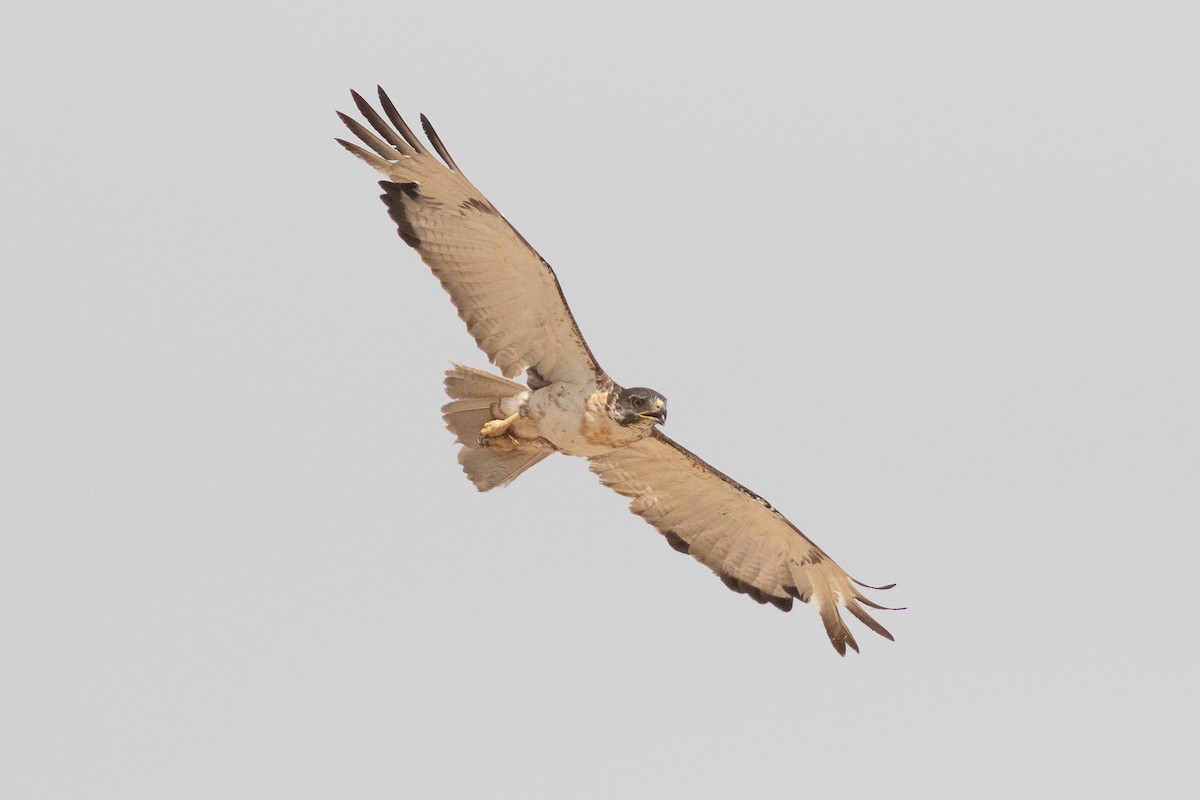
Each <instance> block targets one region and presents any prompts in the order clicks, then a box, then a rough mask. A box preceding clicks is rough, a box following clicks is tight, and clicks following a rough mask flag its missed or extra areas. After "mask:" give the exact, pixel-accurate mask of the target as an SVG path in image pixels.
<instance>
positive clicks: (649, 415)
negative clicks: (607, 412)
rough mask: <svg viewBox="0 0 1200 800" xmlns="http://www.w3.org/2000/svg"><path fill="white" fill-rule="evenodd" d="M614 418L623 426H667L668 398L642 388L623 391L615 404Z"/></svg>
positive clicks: (637, 387)
mask: <svg viewBox="0 0 1200 800" xmlns="http://www.w3.org/2000/svg"><path fill="white" fill-rule="evenodd" d="M613 418H614V419H615V420H616V421H617V422H619V423H620V424H622V425H639V426H645V427H649V426H651V425H663V424H666V421H667V398H665V397H663V396H662V395H661V394H659V393H658V392H656V391H654V390H653V389H646V388H644V387H641V386H635V387H634V388H632V389H622V390H621V391H620V393H619V394H617V398H616V402H615V403H613Z"/></svg>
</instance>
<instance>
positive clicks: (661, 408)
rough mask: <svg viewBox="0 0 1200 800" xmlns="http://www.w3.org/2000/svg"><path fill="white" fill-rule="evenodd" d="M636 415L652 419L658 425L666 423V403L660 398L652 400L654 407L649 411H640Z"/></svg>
mask: <svg viewBox="0 0 1200 800" xmlns="http://www.w3.org/2000/svg"><path fill="white" fill-rule="evenodd" d="M638 416H639V417H641V418H642V419H652V420H654V421H655V422H656V423H658V424H659V425H666V424H667V404H666V403H664V402H663V401H662V400H655V401H654V408H653V410H651V411H641V412H639V413H638Z"/></svg>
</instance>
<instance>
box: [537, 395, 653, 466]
mask: <svg viewBox="0 0 1200 800" xmlns="http://www.w3.org/2000/svg"><path fill="white" fill-rule="evenodd" d="M610 399H611V398H610V393H609V391H608V390H606V389H597V388H596V387H594V386H593V387H586V388H585V387H575V386H561V385H553V384H552V385H551V386H547V387H545V388H543V389H539V390H537V391H536V392H534V393H533V395H532V396H531V397H530V398H529V402H528V403H527V404H526V411H525V415H524V419H522V420H521V423H519V428H520V434H519V435H522V436H532V435H536V436H538V437H540V438H543V439H545V440H546V441H548V442H550V443H551V444H552V445H554V447H555V449H557V450H560V451H561V452H563V453H566V454H568V455H574V456H597V455H602V454H604V453H608V452H610V451H612V450H614V449H616V448H618V447H624V446H626V445H629V444H633V443H634V442H636V441H637V440H638V439H641V438H642V436H644V435H645V433H644V431H641V430H636V429H631V428H629V427H626V426H623V425H621V424H620V423H619V422H617V421H616V420H615V419H613V417H612V410H611V404H610V402H609V401H610Z"/></svg>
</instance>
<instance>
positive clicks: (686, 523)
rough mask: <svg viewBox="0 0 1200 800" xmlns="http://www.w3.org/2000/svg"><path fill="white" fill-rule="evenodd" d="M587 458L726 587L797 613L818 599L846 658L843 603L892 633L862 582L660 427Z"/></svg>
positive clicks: (849, 643) (849, 639)
mask: <svg viewBox="0 0 1200 800" xmlns="http://www.w3.org/2000/svg"><path fill="white" fill-rule="evenodd" d="M589 461H590V467H591V470H592V471H593V472H595V473H596V474H597V475H598V476H599V477H600V481H601V482H602V483H603V484H604V485H605V486H608V487H610V488H612V489H614V490H616V491H617V492H618V493H620V494H622V495H625V496H626V497H629V498H631V502H630V504H629V509H630V510H631V511H632V512H633V513H635V514H637V515H638V516H640V517H642V518H643V519H645V520H646V521H647V522H649V523H650V524H651V525H653V526H654V527H655V528H656V529H658V531H659V532H660V533H662V534H663V535H665V536H666V537H667V541H668V542H669V543H670V544H671V546H672V547H674V548H675V549H676V550H679V551H680V552H684V553H688V554H690V555H691V556H693V557H694V558H696V559H697V560H698V561H700V562H701V563H702V564H704V565H705V566H707V567H709V568H710V569H711V570H712V571H713V572H715V573H716V574H717V575H718V576H719V577H720V578H721V580H722V581H724V583H725V585H726V586H728V587H729V588H730V589H733V590H734V591H736V592H743V593H745V594H748V595H749V596H750V597H752V598H754V599H755V600H757V601H758V602H759V603H771V604H772V605H774V606H776V607H777V608H779V609H781V610H783V611H789V610H791V607H792V600H793V599H799V600H801V601H802V602H805V603H808V602H812V603H813V604H814V605H815V606H816V608H817V611H818V613H819V614H820V615H821V620H822V622H823V623H824V625H825V631H826V633H827V634H828V635H829V640H830V642H832V643H833V646H834V649H836V650H837V651H838V653H840V654H842V655H845V654H846V648H847V647H850V648H852V649H854V650H855V651H857V650H858V643H857V642H855V640H854V636H853V634H851V632H850V629H849V628H847V627H846V624H845V621H844V620H843V619H842V616H841V614H840V613H839V610H838V606H839V605H841V606H844V607H845V609H846V610H847V611H849V612H850V613H851V614H853V615H854V616H855V617H857V618H858V619H859V620H861V621H862V622H863V624H865V625H866V626H867V627H869V628H870V629H871V630H873V631H875V632H876V633H878V634H879V635H880V636H883V637H884V638H887V639H891V638H892V635H891V634H890V633H888V631H887V630H886V629H885V628H884V627H883V626H882V625H880V624H879V623H878V622H876V621H875V620H874V619H873V618H872V617H871V616H870V615H869V614H868V613H867V612H866V611H865V610H864V609H863V607H862V606H863V605H867V606H870V607H871V608H878V609H883V608H885V607H884V606H881V605H878V604H877V603H875V602H873V601H871V600H869V599H868V598H866V597H865V596H863V594H862V593H861V592H860V591H859V590H858V589H857V588H856V584H857V585H858V586H862V585H863V584H858V582H857V581H855V580H854V579H853V578H851V577H850V576H849V575H848V574H847V573H846V572H845V570H843V569H842V568H841V567H839V566H838V565H837V564H836V563H835V562H834V561H833V560H832V559H831V558H830V557H829V556H828V555H826V553H825V551H823V550H822V549H821V548H819V547H817V545H816V544H814V543H813V542H812V541H811V540H810V539H809V538H808V537H807V536H805V535H804V534H803V533H801V532H800V531H799V530H798V529H797V528H796V527H795V526H794V525H792V523H790V522H789V521H788V520H787V519H786V518H785V517H784V516H783V515H782V514H780V513H779V512H778V511H776V510H775V509H774V508H772V507H771V505H770V504H769V503H768V502H767V501H766V500H763V499H762V498H761V497H759V496H758V495H756V494H754V492H751V491H750V490H749V489H747V488H745V487H744V486H742V485H741V484H739V483H738V482H737V481H734V480H733V479H732V478H730V477H728V476H727V475H725V474H723V473H721V472H719V471H717V470H716V469H713V468H712V467H711V466H709V465H708V464H707V463H705V462H704V461H703V460H701V459H700V458H698V457H697V456H696V455H694V454H693V453H691V452H689V451H688V450H686V449H685V448H683V447H681V446H680V445H678V444H676V443H675V442H674V441H672V440H671V439H669V438H667V437H666V436H664V435H662V434H661V433H659V432H658V431H657V430H656V431H654V433H653V435H651V436H649V437H647V438H645V439H643V440H641V441H640V442H637V443H635V444H632V445H629V446H628V447H622V448H618V449H616V450H613V451H612V452H610V453H606V454H604V455H602V456H593V457H592V458H590V459H589ZM878 588H883V589H886V588H891V587H890V586H887V587H878Z"/></svg>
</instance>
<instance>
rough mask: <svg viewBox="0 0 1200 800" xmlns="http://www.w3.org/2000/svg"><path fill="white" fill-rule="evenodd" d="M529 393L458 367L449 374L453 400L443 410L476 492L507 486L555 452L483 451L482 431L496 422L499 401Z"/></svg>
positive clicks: (531, 447)
mask: <svg viewBox="0 0 1200 800" xmlns="http://www.w3.org/2000/svg"><path fill="white" fill-rule="evenodd" d="M524 391H527V390H526V388H525V387H524V386H522V385H521V384H519V383H515V382H514V381H510V380H508V379H506V378H501V377H499V376H497V375H492V374H491V373H488V372H484V371H482V370H478V369H473V368H471V367H463V366H459V365H457V364H456V365H455V366H454V369H452V370H449V371H448V372H447V373H446V394H448V395H450V397H451V398H453V399H452V400H451V401H450V402H449V403H447V404H446V405H444V406H442V418H443V419H444V420H445V421H446V428H447V429H448V430H449V431H450V432H451V433H453V434H454V437H455V440H456V441H457V442H458V443H459V444H460V445H462V448H461V449H460V450H459V451H458V463H459V464H461V465H462V468H463V472H465V473H467V477H468V478H469V479H470V480H471V483H473V484H475V488H476V489H478V490H479V491H481V492H486V491H488V490H489V489H494V488H496V487H497V486H506V485H507V484H509V483H512V481H513V480H515V479H516V477H517V476H518V475H520V474H521V473H522V472H524V471H525V470H527V469H529V468H530V467H532V466H533V465H534V464H536V463H538V462H539V461H541V460H542V459H543V458H545V457H546V456H548V455H550V454H551V453H552V452H554V451H553V450H550V449H549V448H546V447H544V446H540V445H537V444H533V443H530V444H529V445H528V446H527V447H522V448H520V449H516V450H514V449H511V448H507V447H506V448H499V447H480V445H479V429H480V428H482V427H483V426H484V424H485V423H487V422H490V421H491V420H493V419H500V418H501V415H500V414H499V413H498V411H494V410H493V409H495V408H496V407H497V406H498V405H499V401H500V400H501V399H502V398H505V397H512V396H514V395H518V394H520V393H521V392H524Z"/></svg>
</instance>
